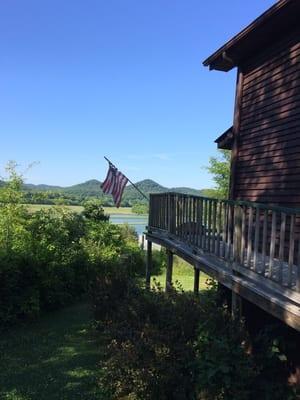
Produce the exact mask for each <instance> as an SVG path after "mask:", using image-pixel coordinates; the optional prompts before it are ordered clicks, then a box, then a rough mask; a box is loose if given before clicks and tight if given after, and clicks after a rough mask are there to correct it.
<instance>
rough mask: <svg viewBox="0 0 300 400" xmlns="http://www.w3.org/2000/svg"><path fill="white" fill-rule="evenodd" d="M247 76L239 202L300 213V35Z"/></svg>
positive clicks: (253, 64) (252, 64)
mask: <svg viewBox="0 0 300 400" xmlns="http://www.w3.org/2000/svg"><path fill="white" fill-rule="evenodd" d="M241 70H242V73H243V84H242V96H241V103H240V124H239V134H238V146H237V159H236V166H235V172H234V180H233V197H234V198H235V199H239V200H250V201H257V202H264V203H270V204H280V205H283V204H284V205H286V206H292V207H300V31H295V32H293V33H292V34H290V35H289V36H288V37H285V38H283V39H282V40H281V41H280V42H277V43H274V45H273V46H272V47H270V48H268V49H266V50H265V51H264V53H263V54H259V55H257V56H255V57H253V58H252V59H251V60H250V61H248V62H247V63H246V64H245V65H243V66H242V68H241Z"/></svg>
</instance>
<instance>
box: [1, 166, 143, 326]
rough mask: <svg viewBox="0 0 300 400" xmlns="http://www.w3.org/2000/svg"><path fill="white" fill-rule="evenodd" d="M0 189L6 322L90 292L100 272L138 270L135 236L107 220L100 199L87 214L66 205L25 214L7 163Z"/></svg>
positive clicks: (12, 170)
mask: <svg viewBox="0 0 300 400" xmlns="http://www.w3.org/2000/svg"><path fill="white" fill-rule="evenodd" d="M8 173H9V179H8V181H7V183H6V184H5V185H2V187H1V188H0V321H1V323H2V324H5V325H7V324H10V323H13V322H15V321H16V320H18V319H20V318H28V317H35V316H37V315H39V314H41V313H43V312H44V311H47V310H50V309H55V308H59V307H61V306H64V305H66V304H68V303H70V302H72V301H74V300H75V299H78V298H80V297H82V296H84V295H85V294H87V293H88V291H89V287H90V284H91V281H92V280H93V279H95V276H96V275H97V273H98V271H99V270H100V269H101V268H103V269H105V268H109V267H110V266H111V265H120V264H121V263H125V262H126V263H127V264H128V267H129V268H130V270H131V271H132V273H133V274H136V275H138V274H141V271H142V269H143V262H144V256H143V253H142V252H141V250H140V249H139V246H138V243H137V240H136V236H135V235H134V233H133V232H132V231H130V230H128V229H127V228H120V227H119V226H116V225H111V224H109V223H107V218H105V216H104V214H103V209H102V208H101V207H99V204H98V203H94V202H93V203H89V204H88V206H87V207H86V213H85V215H86V216H85V217H84V216H83V215H81V214H78V213H73V212H70V211H69V210H68V209H66V208H64V207H50V208H48V209H41V210H40V211H37V212H35V213H29V212H28V211H27V208H26V207H24V206H23V205H22V202H23V192H22V190H21V188H22V178H21V177H20V176H19V175H18V174H17V173H16V170H15V165H13V164H11V165H9V170H8Z"/></svg>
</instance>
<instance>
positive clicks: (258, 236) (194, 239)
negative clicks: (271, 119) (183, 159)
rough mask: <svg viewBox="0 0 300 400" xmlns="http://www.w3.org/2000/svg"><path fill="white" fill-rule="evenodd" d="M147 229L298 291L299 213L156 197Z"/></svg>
mask: <svg viewBox="0 0 300 400" xmlns="http://www.w3.org/2000/svg"><path fill="white" fill-rule="evenodd" d="M148 229H149V230H151V229H152V230H156V231H157V232H162V233H164V234H167V235H169V236H170V237H173V238H176V239H178V240H180V241H181V242H184V243H185V244H187V245H189V246H191V247H192V248H193V249H194V250H197V249H199V250H201V251H202V252H204V253H208V254H211V255H214V256H216V257H218V258H220V259H223V260H224V261H225V262H226V263H225V264H227V265H228V264H229V265H231V266H233V267H235V268H237V269H238V270H240V271H245V272H246V271H247V270H249V271H253V272H255V273H257V274H260V275H262V276H264V277H265V278H267V279H270V280H272V281H275V282H276V283H277V284H278V285H280V286H282V287H286V288H289V289H292V290H296V291H298V292H299V291H300V266H299V265H300V240H299V239H300V235H299V234H300V210H299V209H291V208H281V207H270V206H268V205H266V204H258V203H252V202H246V201H229V200H217V199H211V198H204V197H197V196H189V195H184V194H178V193H163V194H153V195H151V196H150V212H149V227H148ZM225 264H224V265H225Z"/></svg>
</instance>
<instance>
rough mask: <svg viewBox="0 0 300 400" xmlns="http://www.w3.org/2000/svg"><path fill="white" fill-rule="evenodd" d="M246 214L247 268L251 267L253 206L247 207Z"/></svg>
mask: <svg viewBox="0 0 300 400" xmlns="http://www.w3.org/2000/svg"><path fill="white" fill-rule="evenodd" d="M248 211H249V214H248V234H247V268H250V267H251V257H252V228H253V208H252V207H249V210H248Z"/></svg>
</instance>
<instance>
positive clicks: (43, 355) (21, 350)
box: [0, 305, 106, 400]
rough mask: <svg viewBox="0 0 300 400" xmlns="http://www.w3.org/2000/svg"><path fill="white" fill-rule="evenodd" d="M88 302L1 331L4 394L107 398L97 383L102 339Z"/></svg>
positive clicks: (36, 398)
mask: <svg viewBox="0 0 300 400" xmlns="http://www.w3.org/2000/svg"><path fill="white" fill-rule="evenodd" d="M91 320H92V313H91V310H90V309H89V307H88V306H87V305H76V306H73V307H69V308H67V309H65V310H62V311H60V312H55V313H53V314H51V315H48V316H46V317H44V318H43V319H42V320H40V321H38V322H36V323H34V324H31V325H30V326H24V327H21V328H18V329H16V328H15V329H13V330H10V331H8V332H6V333H4V334H2V335H1V336H0V399H1V400H2V399H3V400H4V399H6V400H44V399H49V400H54V399H55V400H58V399H59V400H64V399H68V400H69V399H70V400H71V399H86V400H92V399H103V400H104V399H106V397H105V395H104V393H100V391H99V389H98V388H97V378H98V377H99V374H100V369H99V368H98V367H97V363H98V362H99V359H100V357H101V344H100V343H99V341H97V340H96V337H95V336H93V331H92V329H91Z"/></svg>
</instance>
